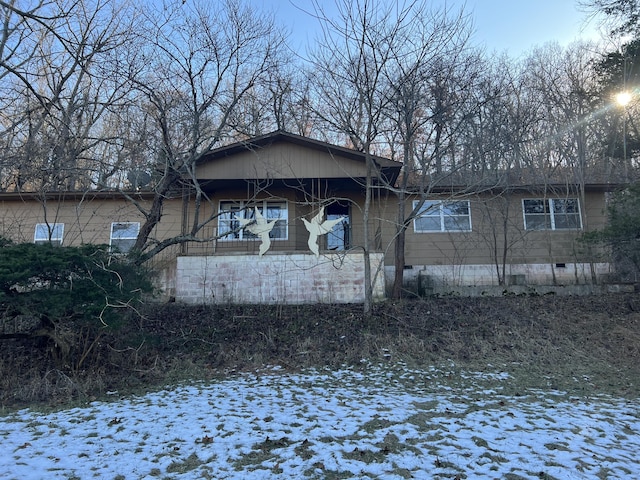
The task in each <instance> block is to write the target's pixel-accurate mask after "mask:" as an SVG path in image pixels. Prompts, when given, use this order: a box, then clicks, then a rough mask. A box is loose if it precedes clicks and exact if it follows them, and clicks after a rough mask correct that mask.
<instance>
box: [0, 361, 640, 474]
mask: <svg viewBox="0 0 640 480" xmlns="http://www.w3.org/2000/svg"><path fill="white" fill-rule="evenodd" d="M453 374H455V375H456V377H457V378H456V379H455V380H456V381H455V382H453V383H452V382H443V381H442V379H443V378H448V377H451V375H453ZM505 382H509V376H508V375H506V374H500V373H495V374H487V373H475V374H474V373H468V374H466V375H460V372H457V373H447V372H446V371H443V370H440V369H439V370H436V369H433V370H430V371H415V370H410V369H407V368H403V369H400V370H398V369H392V368H385V367H373V366H368V367H366V368H362V369H357V370H356V369H346V368H345V369H344V370H341V371H309V372H307V373H304V374H287V373H286V372H284V371H282V370H269V371H264V372H261V373H258V374H245V375H241V376H238V377H236V378H233V379H229V380H223V381H214V382H211V383H207V384H194V385H187V386H180V387H177V388H175V389H173V390H170V391H169V390H167V391H160V392H156V393H150V394H147V395H144V396H140V397H134V398H124V399H119V400H118V399H114V401H111V402H93V403H91V404H89V405H87V406H86V407H82V408H73V409H68V410H62V411H57V412H54V413H47V414H43V413H39V412H37V411H32V410H22V411H19V412H15V413H11V414H7V415H4V416H0V435H1V437H0V438H2V443H1V444H0V449H1V450H2V455H1V456H0V478H3V479H20V480H23V479H44V478H47V479H53V478H62V479H82V480H84V479H91V478H106V479H115V480H118V479H119V480H124V479H142V478H147V479H154V478H158V479H160V478H161V479H174V478H175V479H199V478H211V479H225V478H241V479H265V478H295V479H302V478H316V479H325V478H359V479H368V478H371V479H373V478H376V479H396V478H397V479H404V478H419V479H421V478H424V479H426V478H429V479H431V478H448V479H452V478H508V479H511V480H513V479H521V478H527V479H529V478H536V479H539V478H557V479H580V478H584V479H590V478H601V479H602V478H640V401H638V400H634V401H628V400H624V399H616V398H611V397H604V396H603V397H597V398H586V399H585V398H573V397H570V396H568V395H566V394H563V393H562V392H553V391H552V392H538V391H534V392H531V391H529V392H523V394H522V395H518V396H506V395H501V394H500V389H501V388H500V385H501V384H504V383H505ZM452 385H454V386H452ZM486 385H491V387H489V388H487V386H486Z"/></svg>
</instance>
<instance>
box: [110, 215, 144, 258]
mask: <svg viewBox="0 0 640 480" xmlns="http://www.w3.org/2000/svg"><path fill="white" fill-rule="evenodd" d="M115 225H136V226H137V228H136V235H135V236H133V237H117V238H115V239H114V237H113V227H114V226H115ZM139 233H140V222H111V231H110V233H109V247H113V241H114V240H136V239H137V238H138V234H139ZM128 252H129V250H126V251H122V250H118V253H128Z"/></svg>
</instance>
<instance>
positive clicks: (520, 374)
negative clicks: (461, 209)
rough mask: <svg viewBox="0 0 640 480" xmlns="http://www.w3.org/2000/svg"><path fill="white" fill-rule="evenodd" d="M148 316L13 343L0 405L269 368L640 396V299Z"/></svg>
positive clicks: (448, 301)
mask: <svg viewBox="0 0 640 480" xmlns="http://www.w3.org/2000/svg"><path fill="white" fill-rule="evenodd" d="M142 314H143V316H142V317H136V316H133V315H132V316H129V317H127V319H125V320H126V321H125V322H123V324H122V325H120V326H118V327H117V328H116V327H115V326H112V328H108V329H103V330H100V331H97V330H88V329H80V328H77V329H73V328H71V329H70V330H69V332H68V335H67V338H68V339H71V340H70V341H69V343H70V344H71V345H72V348H71V350H70V352H69V353H68V354H67V355H65V356H64V358H61V357H60V356H59V355H58V357H57V358H56V356H55V355H52V354H51V353H52V352H54V351H55V345H51V341H49V342H48V343H46V342H45V343H43V342H42V340H41V341H40V343H37V342H35V341H34V340H32V339H10V340H4V341H3V342H2V343H0V345H2V353H1V356H0V379H1V380H0V382H1V383H0V387H1V388H0V408H1V407H10V408H14V407H19V406H25V405H33V404H34V403H37V404H46V405H55V404H59V403H62V404H67V403H68V402H70V401H85V400H87V399H95V398H100V397H102V396H103V395H105V394H106V393H107V392H108V391H112V390H118V391H119V392H139V391H145V390H147V389H153V388H158V387H160V386H162V385H167V384H172V383H175V382H180V381H186V380H193V379H209V378H213V377H219V376H223V375H229V374H233V373H235V372H241V371H246V370H251V369H256V368H260V367H263V366H264V365H281V366H283V367H285V368H286V369H288V370H297V369H301V368H305V367H314V366H330V367H339V366H343V365H361V364H362V363H363V362H362V360H363V359H366V360H367V361H370V362H374V363H376V362H403V363H405V364H407V365H408V366H411V367H416V368H425V367H428V366H433V365H435V366H440V365H444V364H449V365H451V364H455V365H456V366H457V367H459V368H460V369H473V370H477V371H490V370H494V371H496V370H498V371H507V372H509V373H511V374H512V377H513V389H514V391H515V390H518V391H520V390H521V389H523V388H546V389H549V388H553V389H561V390H565V391H570V392H572V393H575V394H584V395H591V394H601V393H607V394H613V395H621V396H630V397H637V396H638V395H639V394H640V362H639V360H640V296H639V295H638V294H631V293H626V294H611V295H598V296H575V297H565V296H555V295H545V296H505V297H481V298H463V297H442V298H438V297H433V298H426V299H420V300H406V301H401V302H393V301H387V302H384V303H381V304H378V305H376V306H375V308H374V311H373V314H372V315H370V316H364V315H363V314H362V307H361V306H360V305H309V306H307V305H305V306H284V305H276V306H257V305H250V306H246V305H245V306H232V305H223V306H199V307H194V306H185V305H180V304H175V303H169V304H164V305H157V304H156V305H149V306H146V307H145V309H144V310H143V311H142Z"/></svg>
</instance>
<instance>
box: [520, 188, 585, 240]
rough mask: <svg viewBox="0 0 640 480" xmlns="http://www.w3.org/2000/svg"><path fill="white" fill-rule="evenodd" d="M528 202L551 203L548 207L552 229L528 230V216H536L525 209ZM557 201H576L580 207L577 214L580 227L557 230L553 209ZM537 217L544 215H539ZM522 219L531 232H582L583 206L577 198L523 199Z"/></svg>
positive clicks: (526, 228)
mask: <svg viewBox="0 0 640 480" xmlns="http://www.w3.org/2000/svg"><path fill="white" fill-rule="evenodd" d="M527 200H542V201H544V202H549V204H548V206H549V218H550V220H551V228H542V229H541V228H537V229H536V228H528V226H527V215H536V214H533V213H527V212H526V211H525V208H524V202H525V201H527ZM556 200H575V201H576V204H577V205H578V211H577V213H575V215H578V220H579V224H580V225H579V226H578V227H576V228H556V218H555V217H556V213H555V211H554V208H553V203H554V202H555V201H556ZM537 215H542V214H537ZM522 217H523V220H524V229H525V230H527V231H529V232H545V231H547V232H549V231H554V232H571V231H574V232H575V231H579V230H582V205H581V204H580V199H579V198H577V197H562V198H560V197H558V198H523V199H522Z"/></svg>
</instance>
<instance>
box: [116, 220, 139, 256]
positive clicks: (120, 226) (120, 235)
mask: <svg viewBox="0 0 640 480" xmlns="http://www.w3.org/2000/svg"><path fill="white" fill-rule="evenodd" d="M139 232H140V223H138V222H114V223H112V224H111V241H110V243H109V244H110V245H111V249H112V250H113V251H115V252H118V253H127V252H128V251H129V250H131V247H133V245H134V244H135V243H136V239H137V238H138V233H139Z"/></svg>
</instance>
